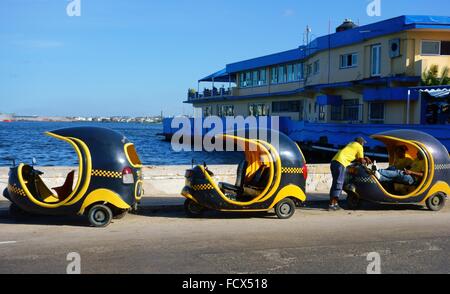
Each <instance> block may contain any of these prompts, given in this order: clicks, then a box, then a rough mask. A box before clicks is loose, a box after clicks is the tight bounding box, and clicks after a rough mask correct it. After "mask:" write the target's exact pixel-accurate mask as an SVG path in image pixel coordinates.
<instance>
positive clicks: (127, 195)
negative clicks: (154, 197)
mask: <svg viewBox="0 0 450 294" xmlns="http://www.w3.org/2000/svg"><path fill="white" fill-rule="evenodd" d="M46 134H47V135H49V136H51V137H54V138H56V139H59V140H62V141H65V142H67V143H69V144H70V145H71V146H72V147H73V148H74V149H75V151H76V153H77V154H78V160H79V169H78V173H77V174H78V179H77V180H76V182H75V183H74V178H75V171H72V172H70V173H69V174H68V175H67V178H66V181H65V183H64V185H63V186H61V187H56V188H53V190H54V191H52V190H51V189H49V188H48V187H47V186H46V185H45V183H44V181H43V180H42V178H41V176H42V175H43V173H42V172H40V171H38V170H37V169H35V168H34V166H32V165H26V164H20V165H19V166H13V167H12V168H11V170H10V173H9V181H8V187H7V189H5V191H4V193H3V194H4V196H5V197H6V198H7V199H9V200H10V201H11V202H12V204H11V206H10V210H11V213H12V214H18V213H23V212H27V213H30V214H38V215H86V216H87V217H88V219H89V221H90V223H91V224H92V225H93V226H96V227H105V226H107V225H108V224H109V223H110V222H111V220H112V219H113V218H122V217H123V216H124V215H125V214H126V213H127V212H128V211H130V210H133V209H136V207H137V203H138V202H139V201H140V198H141V196H142V194H143V190H142V176H141V167H142V165H141V162H140V160H139V156H138V155H137V153H136V150H135V148H134V145H133V144H132V143H130V142H129V141H128V139H127V138H126V137H124V136H123V135H121V134H119V133H117V132H115V131H112V130H110V129H105V128H97V127H76V128H67V129H61V130H56V131H52V132H48V133H46ZM74 184H75V185H74Z"/></svg>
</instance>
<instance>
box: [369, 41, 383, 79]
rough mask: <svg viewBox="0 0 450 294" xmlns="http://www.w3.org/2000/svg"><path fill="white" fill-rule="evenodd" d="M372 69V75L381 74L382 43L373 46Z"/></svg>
mask: <svg viewBox="0 0 450 294" xmlns="http://www.w3.org/2000/svg"><path fill="white" fill-rule="evenodd" d="M371 71H372V76H380V75H381V45H374V46H372V56H371Z"/></svg>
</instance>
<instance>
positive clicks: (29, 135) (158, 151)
mask: <svg viewBox="0 0 450 294" xmlns="http://www.w3.org/2000/svg"><path fill="white" fill-rule="evenodd" d="M74 126H98V127H106V128H110V129H113V130H116V131H118V132H120V133H122V134H124V135H125V136H126V137H127V138H128V139H129V140H130V141H131V142H133V143H134V144H135V145H136V149H137V151H138V153H139V156H140V158H141V160H142V162H143V163H144V164H145V165H189V164H191V162H192V159H194V160H195V162H196V163H203V162H206V163H207V164H236V163H238V162H239V161H240V160H241V155H240V154H237V153H217V152H215V153H208V152H182V153H179V152H174V151H173V150H172V148H171V145H170V143H168V142H164V141H163V140H162V138H161V137H158V136H157V134H158V133H161V132H162V125H160V124H134V123H78V122H77V123H59V122H58V123H53V122H12V123H0V166H9V165H10V164H11V161H10V160H9V158H15V159H16V161H17V162H18V163H19V162H24V163H31V162H32V159H33V157H34V158H36V160H37V165H39V166H73V165H77V163H78V159H77V156H76V153H75V151H73V149H72V147H71V146H70V145H68V144H67V143H65V142H62V141H60V140H57V139H54V138H51V137H48V136H46V135H44V132H46V131H51V130H56V129H60V128H68V127H74Z"/></svg>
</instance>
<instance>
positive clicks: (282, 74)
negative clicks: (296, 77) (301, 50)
mask: <svg viewBox="0 0 450 294" xmlns="http://www.w3.org/2000/svg"><path fill="white" fill-rule="evenodd" d="M286 81H287V73H286V66H285V65H280V66H279V67H278V83H279V84H281V83H286Z"/></svg>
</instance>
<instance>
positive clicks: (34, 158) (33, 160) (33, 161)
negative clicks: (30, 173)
mask: <svg viewBox="0 0 450 294" xmlns="http://www.w3.org/2000/svg"><path fill="white" fill-rule="evenodd" d="M31 162H32V163H33V166H35V165H36V163H37V161H36V157H33V159H32V160H31Z"/></svg>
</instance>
